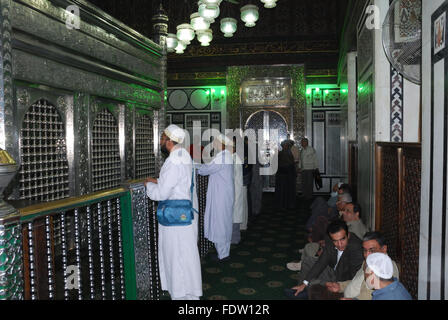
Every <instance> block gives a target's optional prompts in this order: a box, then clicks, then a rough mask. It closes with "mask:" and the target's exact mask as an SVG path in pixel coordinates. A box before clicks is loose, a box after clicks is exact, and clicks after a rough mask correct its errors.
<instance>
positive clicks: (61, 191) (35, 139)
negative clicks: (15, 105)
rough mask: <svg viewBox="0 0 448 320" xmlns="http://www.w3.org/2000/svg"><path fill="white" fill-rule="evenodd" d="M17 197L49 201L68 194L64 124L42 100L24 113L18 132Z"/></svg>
mask: <svg viewBox="0 0 448 320" xmlns="http://www.w3.org/2000/svg"><path fill="white" fill-rule="evenodd" d="M20 139H21V140H20V142H21V145H20V154H21V168H20V171H19V191H20V199H29V200H36V201H53V200H57V199H62V198H66V197H68V196H69V172H68V171H69V169H68V162H67V155H66V153H67V151H66V143H65V132H64V123H63V122H62V119H61V116H60V115H59V113H58V111H57V109H56V107H54V106H53V105H51V104H50V103H49V102H48V101H46V100H44V99H42V100H39V101H37V102H36V103H34V104H33V105H32V106H31V107H30V108H29V109H28V111H27V113H26V114H25V117H24V120H23V124H22V129H21V131H20Z"/></svg>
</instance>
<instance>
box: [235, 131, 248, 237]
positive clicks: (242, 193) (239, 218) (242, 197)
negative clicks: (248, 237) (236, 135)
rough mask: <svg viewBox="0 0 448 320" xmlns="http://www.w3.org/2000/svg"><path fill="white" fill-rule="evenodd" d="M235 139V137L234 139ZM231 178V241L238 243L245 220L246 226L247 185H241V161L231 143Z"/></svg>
mask: <svg viewBox="0 0 448 320" xmlns="http://www.w3.org/2000/svg"><path fill="white" fill-rule="evenodd" d="M235 140H236V139H235ZM232 157H233V178H234V183H235V200H234V202H233V232H232V243H233V244H238V243H240V241H241V229H242V228H241V226H242V224H243V222H246V226H245V228H247V214H248V212H247V211H248V207H247V187H246V186H245V185H243V161H242V160H241V158H240V157H239V156H238V154H237V152H236V145H235V141H234V145H233V155H232Z"/></svg>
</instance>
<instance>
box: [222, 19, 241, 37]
mask: <svg viewBox="0 0 448 320" xmlns="http://www.w3.org/2000/svg"><path fill="white" fill-rule="evenodd" d="M237 22H238V21H236V19H234V18H223V19H221V31H222V33H224V37H226V38H230V37H232V36H233V34H234V33H235V32H236V26H237Z"/></svg>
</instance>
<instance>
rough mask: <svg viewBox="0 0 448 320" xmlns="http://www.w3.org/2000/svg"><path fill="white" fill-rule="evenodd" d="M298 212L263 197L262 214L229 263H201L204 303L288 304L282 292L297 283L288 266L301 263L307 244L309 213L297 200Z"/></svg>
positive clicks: (267, 195)
mask: <svg viewBox="0 0 448 320" xmlns="http://www.w3.org/2000/svg"><path fill="white" fill-rule="evenodd" d="M297 207H298V208H299V209H296V210H278V209H276V208H275V203H274V194H271V193H265V194H264V195H263V207H262V211H261V213H260V215H259V216H257V217H256V219H255V220H254V221H253V222H252V223H250V224H249V226H248V229H247V231H243V232H242V234H241V242H240V243H239V244H238V245H232V247H231V249H230V260H228V261H226V262H214V261H212V259H211V255H212V254H211V253H214V252H216V251H215V249H214V248H213V247H212V249H210V252H209V253H208V255H207V256H206V257H205V258H203V259H202V282H203V289H204V290H203V297H202V298H201V299H204V300H285V299H286V298H285V297H284V295H283V289H284V288H285V287H291V286H292V285H295V284H296V283H297V272H293V271H290V270H288V269H287V268H286V263H288V262H290V261H297V260H299V249H301V248H303V246H304V244H305V232H304V231H305V228H304V225H305V222H306V219H307V217H308V216H309V212H308V211H305V210H304V209H303V205H302V206H300V200H299V199H298V200H297Z"/></svg>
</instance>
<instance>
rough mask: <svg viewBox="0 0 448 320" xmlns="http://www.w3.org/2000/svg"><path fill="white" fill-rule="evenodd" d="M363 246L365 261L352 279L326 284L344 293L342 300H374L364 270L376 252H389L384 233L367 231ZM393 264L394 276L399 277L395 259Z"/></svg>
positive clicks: (337, 291) (328, 287)
mask: <svg viewBox="0 0 448 320" xmlns="http://www.w3.org/2000/svg"><path fill="white" fill-rule="evenodd" d="M362 240H363V242H362V247H363V252H364V263H363V265H362V267H361V268H360V269H359V270H358V272H357V273H356V275H355V276H354V278H353V279H352V280H348V281H343V282H327V283H326V284H325V285H326V287H327V289H328V290H329V291H330V292H334V293H344V298H342V300H352V299H356V300H372V291H373V290H370V289H368V288H367V286H366V283H365V282H364V271H365V269H366V263H365V259H367V257H368V256H369V255H370V254H372V253H376V252H381V253H385V254H387V245H386V241H385V239H384V236H383V234H382V233H380V232H377V231H374V232H367V233H366V234H365V235H364V237H363V239H362ZM392 264H393V270H394V271H393V276H394V278H397V279H398V277H399V272H398V267H397V265H396V263H395V262H394V261H392Z"/></svg>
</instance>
